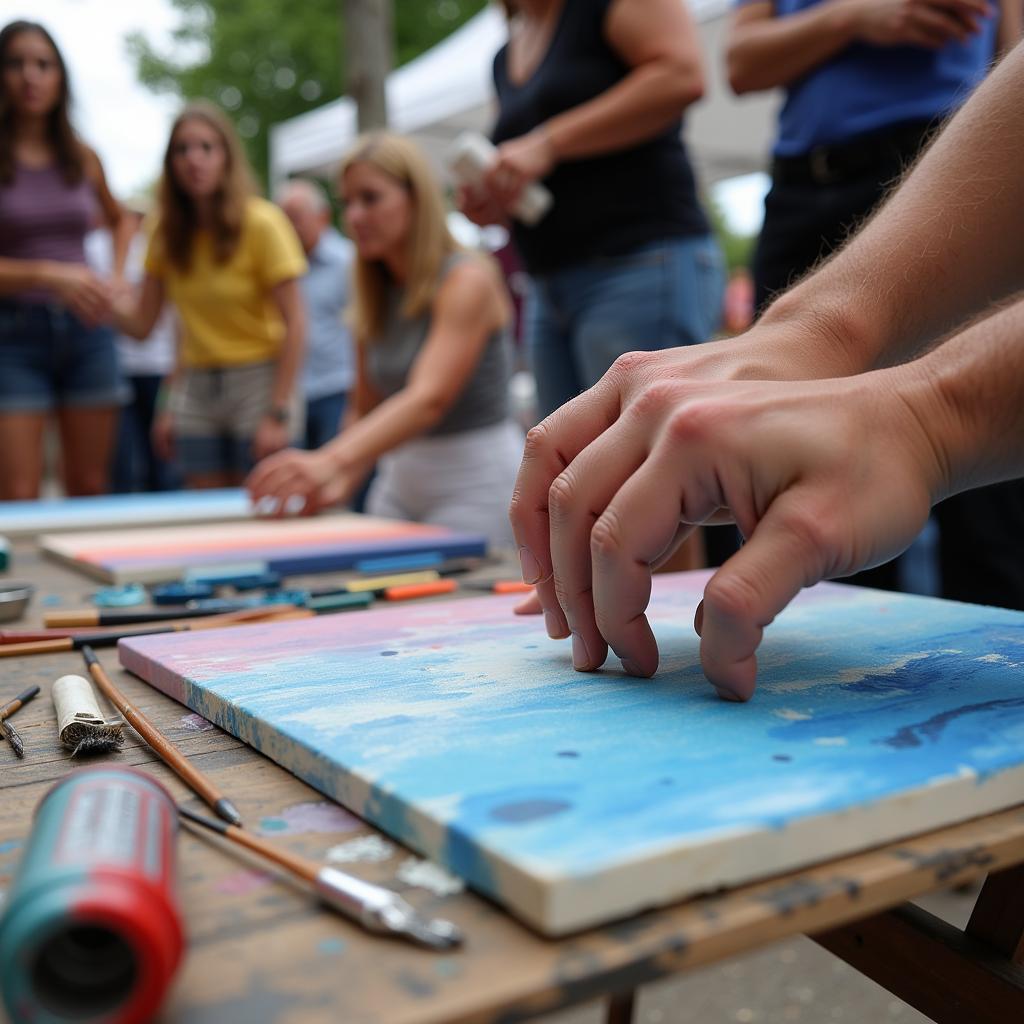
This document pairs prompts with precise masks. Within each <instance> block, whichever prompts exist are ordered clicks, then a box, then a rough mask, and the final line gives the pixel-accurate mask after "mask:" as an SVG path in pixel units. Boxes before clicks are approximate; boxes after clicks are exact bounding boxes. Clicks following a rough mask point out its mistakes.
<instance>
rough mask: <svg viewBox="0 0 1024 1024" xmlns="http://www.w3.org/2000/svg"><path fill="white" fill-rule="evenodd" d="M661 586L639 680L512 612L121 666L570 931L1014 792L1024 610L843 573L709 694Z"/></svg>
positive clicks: (501, 608) (493, 604) (297, 625)
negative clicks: (886, 587)
mask: <svg viewBox="0 0 1024 1024" xmlns="http://www.w3.org/2000/svg"><path fill="white" fill-rule="evenodd" d="M706 579H707V575H706V574H704V573H693V574H681V575H678V576H673V577H659V578H656V580H655V585H654V590H653V597H652V601H651V608H650V612H649V614H650V618H651V621H652V625H653V627H654V630H655V633H656V635H657V637H658V641H659V645H660V648H661V651H662V666H661V669H660V670H659V672H658V674H657V675H656V676H655V678H653V679H650V680H643V679H634V678H629V677H627V676H625V675H624V674H623V673H622V672H621V671H620V670H619V669H618V668H617V667H616V666H613V665H611V664H609V667H608V668H606V669H605V670H603V671H600V672H596V673H592V674H580V673H577V672H574V671H573V669H572V665H571V659H570V652H569V649H568V643H567V642H553V641H550V640H548V639H547V637H546V636H545V635H544V633H543V627H542V625H541V623H540V621H539V620H538V619H534V618H522V617H515V616H513V615H512V607H513V605H514V604H515V599H514V598H507V599H506V598H502V597H493V596H486V597H481V598H476V599H473V600H468V601H453V602H441V603H431V604H424V605H420V606H416V607H408V606H405V607H402V608H396V609H389V610H382V611H370V612H362V613H358V614H356V615H350V616H344V617H340V618H323V619H314V620H305V621H296V622H290V623H282V624H280V625H277V626H270V627H267V626H258V627H257V626H254V627H239V628H235V629H232V630H229V631H219V632H216V633H214V632H199V633H192V634H181V635H171V636H152V637H147V638H141V639H133V640H130V641H126V642H123V643H122V644H121V660H122V663H123V664H124V666H125V667H126V668H128V669H130V670H131V671H132V672H135V673H136V674H138V675H140V676H142V678H144V679H146V680H148V681H149V682H150V683H152V684H153V685H155V686H156V687H158V688H159V689H161V690H163V691H164V692H166V693H168V694H170V695H171V696H172V697H174V698H176V699H177V700H179V701H181V702H182V703H184V704H187V705H188V706H189V707H190V708H192V709H193V710H194V711H197V712H198V713H199V714H201V715H203V716H205V717H206V718H209V719H211V720H212V721H214V722H216V723H217V724H218V725H220V726H221V727H222V728H224V729H226V730H228V731H229V732H231V733H233V734H234V735H236V736H238V737H239V738H241V739H242V740H244V741H246V742H247V743H250V744H251V745H252V746H254V747H255V748H257V749H258V750H261V751H263V752H264V753H265V754H266V755H267V756H268V757H270V758H272V759H273V760H275V761H277V762H278V763H279V764H281V765H283V766H284V767H285V768H288V769H290V770H291V771H293V772H294V773H295V774H296V775H298V776H299V777H300V778H302V779H305V780H306V781H307V782H309V783H311V784H312V785H313V786H315V787H316V788H317V789H319V790H320V791H321V792H323V793H325V794H327V795H328V796H330V797H333V798H334V799H336V800H338V801H339V802H340V803H342V804H344V805H345V806H346V807H347V808H349V809H350V810H352V811H354V812H356V813H357V814H360V815H362V816H363V817H365V818H366V819H368V820H369V821H371V822H373V823H374V824H376V825H378V826H380V827H381V828H382V829H384V830H385V831H386V832H388V833H390V834H391V835H392V836H394V837H395V838H397V839H399V840H401V841H403V842H404V843H406V844H408V845H409V846H410V847H412V848H414V849H415V850H417V851H418V852H420V853H422V854H424V855H425V856H428V857H431V858H433V859H435V860H437V861H439V862H441V863H442V864H444V865H445V866H446V867H448V868H450V869H451V870H453V871H454V872H456V873H457V874H459V875H461V876H463V877H464V878H465V879H466V880H467V881H468V882H469V883H470V884H471V885H473V886H475V887H476V888H477V889H478V890H480V891H481V892H483V893H486V894H488V895H490V896H492V897H493V898H494V899H496V900H498V901H499V902H501V903H503V904H504V905H505V906H507V907H508V908H509V909H510V910H512V911H513V912H514V913H516V914H517V915H519V916H520V917H521V918H522V919H523V920H525V921H526V922H528V923H530V924H532V925H533V926H535V927H536V928H538V929H540V930H541V931H544V932H546V933H550V934H561V933H564V932H567V931H571V930H574V929H577V928H581V927H584V926H587V925H592V924H596V923H599V922H603V921H607V920H609V919H613V918H615V917H619V916H623V915H625V914H628V913H630V912H633V911H636V910H639V909H642V908H644V907H648V906H652V905H656V904H663V903H666V902H669V901H673V900H677V899H680V898H682V897H684V896H686V895H689V894H692V893H696V892H700V891H703V890H708V889H712V888H715V887H717V886H720V885H727V884H733V883H739V882H743V881H747V880H751V879H754V878H757V877H763V876H767V875H770V874H774V873H777V872H779V871H784V870H789V869H794V868H797V867H799V866H802V865H804V864H807V863H812V862H816V861H820V860H823V859H827V858H830V857H833V856H838V855H842V854H845V853H849V852H853V851H855V850H859V849H863V848H866V847H869V846H872V845H876V844H878V843H881V842H884V841H889V840H893V839H898V838H900V837H904V836H907V835H910V834H913V833H916V832H920V831H925V830H928V829H932V828H936V827H939V826H942V825H946V824H949V823H952V822H956V821H959V820H963V819H965V818H968V817H973V816H976V815H978V814H982V813H984V812H986V811H990V810H994V809H996V808H1000V807H1005V806H1009V805H1011V804H1014V803H1017V802H1019V801H1020V799H1021V794H1022V793H1024V673H1022V671H1021V670H1022V668H1024V614H1022V613H1017V612H1010V611H1004V610H999V609H993V608H981V607H977V606H971V605H961V604H954V603H951V602H943V601H938V600H934V599H928V598H919V597H911V596H901V595H895V594H888V593H882V592H878V591H870V590H862V589H858V588H853V587H846V586H841V585H836V584H822V585H819V586H817V587H814V588H813V589H811V590H808V591H805V592H804V593H803V594H802V595H801V596H800V597H799V598H798V599H797V600H796V601H795V602H794V603H793V605H792V606H791V607H790V608H789V609H788V610H787V611H786V612H784V613H783V614H782V615H781V616H780V617H779V618H778V620H777V621H776V622H775V623H774V624H773V625H772V626H771V627H770V628H769V629H768V630H767V632H766V637H765V641H764V645H763V647H762V650H761V654H760V661H761V675H760V682H759V686H758V689H757V692H756V694H755V696H754V698H753V700H752V701H750V702H749V703H747V704H733V703H727V702H724V701H721V700H719V699H718V698H717V697H716V696H715V694H714V691H713V690H712V689H711V687H710V686H709V685H708V684H707V683H706V681H705V680H704V677H703V675H702V673H701V669H700V662H699V656H698V640H697V638H696V637H695V636H694V635H693V632H692V627H691V625H690V624H691V622H692V618H693V611H694V608H695V606H696V604H697V601H698V600H699V598H700V596H701V592H702V589H703V585H704V583H705V581H706Z"/></svg>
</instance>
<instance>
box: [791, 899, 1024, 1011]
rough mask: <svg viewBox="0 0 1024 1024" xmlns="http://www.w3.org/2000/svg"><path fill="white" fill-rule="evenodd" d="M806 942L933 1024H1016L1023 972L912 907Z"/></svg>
mask: <svg viewBox="0 0 1024 1024" xmlns="http://www.w3.org/2000/svg"><path fill="white" fill-rule="evenodd" d="M811 938H813V939H814V940H815V941H816V942H818V943H819V944H820V945H822V946H824V947H825V949H827V950H829V951H830V952H832V953H834V954H835V955H836V956H838V957H840V958H841V959H843V960H845V961H846V962H847V963H849V964H851V965H852V966H853V967H856V968H857V970H859V971H860V972H861V973H862V974H865V975H867V977H869V978H871V979H872V980H873V981H875V982H877V983H878V984H879V985H882V986H883V987H884V988H887V989H888V990H889V991H890V992H892V993H893V994H894V995H896V996H899V998H900V999H902V1000H903V1001H904V1002H907V1003H909V1004H910V1005H911V1006H913V1007H914V1008H915V1009H917V1010H919V1011H920V1012H921V1013H923V1014H925V1015H926V1016H928V1017H930V1018H931V1019H932V1020H934V1021H936V1022H937V1024H1007V1022H1008V1021H1024V968H1022V967H1020V966H1018V965H1016V964H1014V963H1012V962H1011V961H1010V960H1009V959H1008V958H1007V957H1006V956H1005V955H1003V953H1002V951H1001V950H998V949H994V948H993V947H992V946H990V945H989V944H988V943H986V942H981V941H979V940H978V939H977V938H975V937H974V936H972V935H969V934H967V933H966V932H962V931H960V930H959V929H958V928H954V927H953V925H951V924H947V923H946V922H945V921H942V920H940V919H939V918H937V917H935V916H934V915H932V914H929V913H928V912H927V911H925V910H922V909H921V908H920V907H915V906H913V905H911V904H903V905H902V906H900V907H896V908H894V909H893V910H888V911H885V912H884V913H881V914H875V915H873V916H872V917H868V918H864V919H863V920H861V921H856V922H854V923H853V924H849V925H845V926H843V927H841V928H835V929H833V930H831V931H828V932H823V933H821V934H818V935H812V936H811Z"/></svg>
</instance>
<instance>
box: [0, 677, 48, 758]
mask: <svg viewBox="0 0 1024 1024" xmlns="http://www.w3.org/2000/svg"><path fill="white" fill-rule="evenodd" d="M37 693H39V687H38V686H30V687H29V688H28V689H27V690H25V692H24V693H19V694H18V696H17V697H15V698H14V700H12V701H8V702H7V703H6V704H5V705H4V706H3V707H2V708H0V733H3V735H4V736H6V737H7V742H8V743H10V745H11V749H12V750H13V751H14V753H15V754H17V755H18V757H24V756H25V743H24V741H23V740H22V738H21V736H19V735H18V731H17V729H15V728H14V726H13V725H11V723H10V722H8V721H7V719H8V718H10V717H11V715H13V714H14V713H15V711H20V710H21V708H23V707H24V706H25V705H26V704H27V703H28V702H29V701H30V700H31V699H32V698H33V697H34V696H35V695H36V694H37Z"/></svg>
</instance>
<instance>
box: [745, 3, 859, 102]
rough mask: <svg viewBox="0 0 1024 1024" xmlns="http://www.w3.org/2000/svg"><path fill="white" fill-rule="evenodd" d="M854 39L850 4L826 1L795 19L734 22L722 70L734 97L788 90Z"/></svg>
mask: <svg viewBox="0 0 1024 1024" xmlns="http://www.w3.org/2000/svg"><path fill="white" fill-rule="evenodd" d="M855 38H856V8H855V6H854V4H853V3H851V2H850V0H825V2H824V3H821V4H817V5H815V6H813V7H811V8H809V9H807V10H804V11H801V12H800V13H799V14H791V15H786V16H785V17H774V16H773V17H768V18H758V19H756V20H751V21H749V22H742V21H740V22H736V23H734V24H733V27H732V29H731V31H730V35H729V43H728V47H727V49H726V68H727V71H728V76H729V85H730V86H731V87H732V89H733V91H734V92H736V93H745V92H754V91H757V90H761V89H773V88H775V87H776V86H783V85H789V83H790V82H793V81H794V80H796V79H797V78H799V77H800V76H801V75H805V74H806V73H807V72H808V71H811V70H813V69H814V68H816V67H817V66H818V65H819V64H822V63H824V62H825V61H827V60H828V59H829V58H830V57H833V56H835V55H836V54H837V53H839V51H840V50H843V49H845V48H846V47H847V46H849V45H850V43H852V42H853V41H854V39H855Z"/></svg>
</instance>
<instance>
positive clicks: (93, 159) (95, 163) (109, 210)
mask: <svg viewBox="0 0 1024 1024" xmlns="http://www.w3.org/2000/svg"><path fill="white" fill-rule="evenodd" d="M85 153H86V155H85V173H86V175H87V176H88V178H89V180H90V181H91V182H92V185H93V188H94V189H95V190H96V197H97V199H99V202H100V208H101V209H102V211H103V219H104V221H105V222H106V225H107V227H108V228H109V229H110V233H111V235H112V236H113V239H114V262H113V266H112V267H111V271H112V273H113V276H114V277H115V278H117V279H118V280H122V279H123V278H124V265H125V261H126V260H127V259H128V246H129V245H130V244H131V240H132V226H131V223H130V221H129V220H128V218H127V217H125V215H124V209H123V208H122V206H121V204H120V203H119V202H118V201H117V200H116V199H115V198H114V196H113V194H112V193H111V191H110V188H109V186H108V185H107V176H106V175H105V174H104V173H103V164H102V163H101V162H100V158H99V157H98V156H97V155H96V154H95V153H94V152H93V151H92V150H91V149H88V148H87V149H86V151H85Z"/></svg>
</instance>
